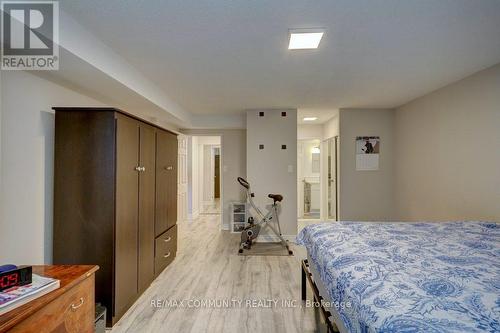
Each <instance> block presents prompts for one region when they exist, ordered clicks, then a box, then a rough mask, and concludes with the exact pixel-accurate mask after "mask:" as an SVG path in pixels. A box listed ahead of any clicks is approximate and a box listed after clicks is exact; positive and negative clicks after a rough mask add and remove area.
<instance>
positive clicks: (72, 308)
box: [9, 275, 95, 333]
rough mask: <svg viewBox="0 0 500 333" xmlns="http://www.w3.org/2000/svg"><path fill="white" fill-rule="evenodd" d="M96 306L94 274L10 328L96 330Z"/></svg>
mask: <svg viewBox="0 0 500 333" xmlns="http://www.w3.org/2000/svg"><path fill="white" fill-rule="evenodd" d="M94 307H95V301H94V275H91V276H90V277H88V278H86V279H85V280H83V281H82V282H81V283H79V284H77V285H76V286H74V287H73V288H71V289H70V290H68V291H67V292H65V293H64V294H62V295H61V296H59V297H58V298H56V299H55V300H53V301H52V302H50V303H49V304H48V305H47V306H45V307H44V308H42V309H40V310H39V311H37V312H35V313H34V314H33V315H32V316H30V317H29V318H27V319H26V320H24V321H22V322H21V323H19V324H18V325H16V326H14V327H13V328H12V330H10V331H9V332H43V333H45V332H47V333H48V332H58V333H66V332H67V333H74V332H75V333H76V332H78V333H80V332H82V333H83V332H94V316H95V313H94V311H95V310H94Z"/></svg>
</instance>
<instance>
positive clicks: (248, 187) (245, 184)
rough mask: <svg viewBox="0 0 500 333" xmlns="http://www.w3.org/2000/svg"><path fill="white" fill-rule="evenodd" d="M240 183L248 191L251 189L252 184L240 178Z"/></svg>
mask: <svg viewBox="0 0 500 333" xmlns="http://www.w3.org/2000/svg"><path fill="white" fill-rule="evenodd" d="M238 183H240V185H241V186H243V187H244V188H246V189H247V190H248V189H250V184H249V183H248V182H247V181H246V179H244V178H241V177H238Z"/></svg>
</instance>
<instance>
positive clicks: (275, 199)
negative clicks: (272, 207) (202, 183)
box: [267, 194, 283, 202]
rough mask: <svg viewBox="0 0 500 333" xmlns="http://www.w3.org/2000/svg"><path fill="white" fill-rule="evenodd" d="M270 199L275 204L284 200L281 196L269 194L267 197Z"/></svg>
mask: <svg viewBox="0 0 500 333" xmlns="http://www.w3.org/2000/svg"><path fill="white" fill-rule="evenodd" d="M267 196H268V197H269V198H271V199H273V200H274V202H276V201H277V202H281V200H283V196H282V195H281V194H268V195H267Z"/></svg>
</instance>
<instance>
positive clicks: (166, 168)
mask: <svg viewBox="0 0 500 333" xmlns="http://www.w3.org/2000/svg"><path fill="white" fill-rule="evenodd" d="M174 144H175V145H174ZM174 181H175V183H173V182H174ZM176 215H177V137H176V136H175V135H174V134H170V133H169V132H166V131H162V130H158V131H157V132H156V221H155V233H156V236H159V235H161V234H162V233H164V232H165V231H166V230H167V229H168V228H170V227H172V226H173V225H175V221H176V219H177V216H176Z"/></svg>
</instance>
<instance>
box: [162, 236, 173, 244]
mask: <svg viewBox="0 0 500 333" xmlns="http://www.w3.org/2000/svg"><path fill="white" fill-rule="evenodd" d="M171 239H172V237H168V238H167V239H164V240H163V241H164V242H165V243H167V242H170V240H171Z"/></svg>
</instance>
